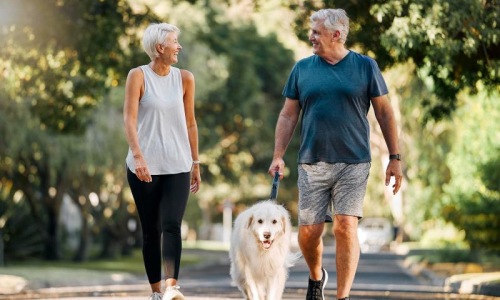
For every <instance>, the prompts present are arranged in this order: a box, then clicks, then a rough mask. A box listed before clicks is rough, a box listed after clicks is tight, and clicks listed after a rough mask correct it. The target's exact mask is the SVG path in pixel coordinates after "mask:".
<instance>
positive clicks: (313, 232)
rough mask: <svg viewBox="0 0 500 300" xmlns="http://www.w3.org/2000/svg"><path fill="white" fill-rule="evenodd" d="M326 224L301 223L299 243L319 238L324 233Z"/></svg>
mask: <svg viewBox="0 0 500 300" xmlns="http://www.w3.org/2000/svg"><path fill="white" fill-rule="evenodd" d="M323 228H324V224H314V225H301V226H299V243H301V242H302V241H305V242H310V241H312V240H319V239H320V238H321V236H322V235H323Z"/></svg>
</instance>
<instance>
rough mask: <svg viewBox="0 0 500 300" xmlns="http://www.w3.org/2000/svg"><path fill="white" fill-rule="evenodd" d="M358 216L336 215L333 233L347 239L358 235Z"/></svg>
mask: <svg viewBox="0 0 500 300" xmlns="http://www.w3.org/2000/svg"><path fill="white" fill-rule="evenodd" d="M357 230H358V218H357V217H353V216H342V215H337V216H335V221H334V224H333V234H334V235H335V238H336V239H344V238H345V239H347V238H352V237H355V236H356V235H357Z"/></svg>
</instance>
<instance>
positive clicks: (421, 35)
mask: <svg viewBox="0 0 500 300" xmlns="http://www.w3.org/2000/svg"><path fill="white" fill-rule="evenodd" d="M290 3H291V4H289V6H290V7H291V8H292V9H294V10H295V11H296V12H297V13H298V14H297V19H296V20H297V22H296V24H295V25H296V30H297V33H298V35H299V36H300V37H301V38H303V39H305V38H306V36H307V35H306V33H307V30H308V28H309V16H310V14H311V12H312V11H314V10H317V9H319V8H343V9H345V10H346V11H347V13H348V15H349V16H350V19H351V30H350V33H349V36H348V39H347V43H348V46H349V47H359V48H360V49H362V51H363V52H365V53H367V54H368V55H371V56H373V57H375V58H376V59H377V62H378V63H379V65H380V66H381V68H382V69H387V68H389V67H391V66H393V65H394V64H395V63H405V62H409V61H411V62H413V63H414V64H415V66H416V68H415V71H414V72H415V74H416V75H417V76H420V77H421V78H422V79H423V80H425V81H427V82H426V83H427V85H428V86H429V87H430V89H431V91H432V95H430V96H429V97H427V98H422V99H421V104H422V105H423V106H424V107H425V108H426V116H425V120H428V119H441V118H443V117H446V116H449V115H450V114H451V113H452V112H453V111H454V110H455V108H456V107H457V105H458V101H457V94H458V93H459V92H460V91H462V90H463V89H465V88H468V89H469V92H471V93H477V92H478V90H477V87H478V84H479V85H482V86H484V87H485V88H486V89H487V90H490V91H491V90H495V89H496V88H497V87H498V85H499V83H500V79H499V78H500V76H499V68H500V62H499V59H500V54H499V53H500V51H499V49H500V48H499V45H500V44H499V43H500V40H499V39H498V36H499V35H500V31H499V29H498V21H497V20H498V18H499V15H500V5H499V3H498V0H473V1H470V0H439V1H430V0H411V1H410V0H403V1H401V0H368V1H362V2H360V1H354V0H326V1H305V2H303V3H301V5H297V4H295V3H296V2H295V1H290Z"/></svg>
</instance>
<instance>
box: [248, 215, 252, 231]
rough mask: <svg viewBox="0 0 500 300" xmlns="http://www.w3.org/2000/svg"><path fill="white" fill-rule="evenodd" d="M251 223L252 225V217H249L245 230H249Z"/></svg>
mask: <svg viewBox="0 0 500 300" xmlns="http://www.w3.org/2000/svg"><path fill="white" fill-rule="evenodd" d="M252 223H253V216H250V218H248V222H247V229H248V228H250V226H251V225H252Z"/></svg>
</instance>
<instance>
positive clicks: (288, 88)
mask: <svg viewBox="0 0 500 300" xmlns="http://www.w3.org/2000/svg"><path fill="white" fill-rule="evenodd" d="M297 82H298V68H297V64H295V66H294V67H293V69H292V72H290V76H288V81H287V82H286V84H285V87H284V88H283V93H282V94H283V96H285V97H287V98H290V99H299V89H298V84H297Z"/></svg>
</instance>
